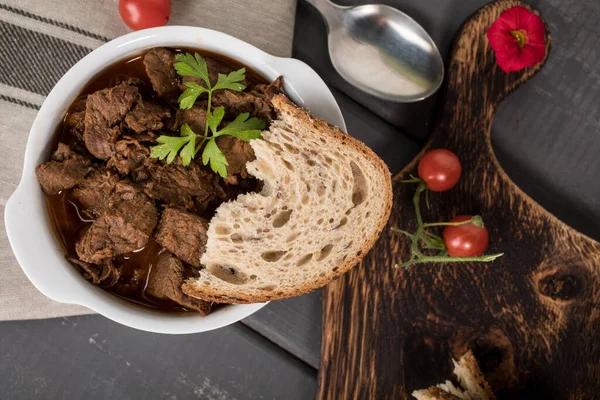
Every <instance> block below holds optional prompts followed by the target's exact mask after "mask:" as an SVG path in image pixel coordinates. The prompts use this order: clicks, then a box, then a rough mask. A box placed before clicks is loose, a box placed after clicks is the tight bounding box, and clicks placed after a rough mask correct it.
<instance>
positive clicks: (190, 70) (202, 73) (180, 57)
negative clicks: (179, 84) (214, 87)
mask: <svg viewBox="0 0 600 400" xmlns="http://www.w3.org/2000/svg"><path fill="white" fill-rule="evenodd" d="M175 61H177V62H176V63H175V64H174V66H175V70H177V73H178V74H179V75H181V76H192V77H194V78H198V79H202V80H203V81H204V82H205V83H206V87H207V88H208V89H210V79H209V78H208V67H207V66H206V61H204V59H203V58H202V57H201V56H200V54H198V53H194V55H191V54H190V53H185V54H183V53H179V54H177V55H176V56H175Z"/></svg>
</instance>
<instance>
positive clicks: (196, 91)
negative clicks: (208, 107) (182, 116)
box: [177, 82, 209, 109]
mask: <svg viewBox="0 0 600 400" xmlns="http://www.w3.org/2000/svg"><path fill="white" fill-rule="evenodd" d="M185 87H186V88H187V89H185V91H184V92H183V93H181V95H180V96H179V99H177V101H178V102H179V108H181V109H189V108H192V107H193V106H194V103H195V102H196V99H197V98H198V97H199V96H200V95H201V94H202V93H207V92H208V91H209V90H208V89H207V88H205V87H204V86H200V85H198V84H197V83H196V82H186V83H185Z"/></svg>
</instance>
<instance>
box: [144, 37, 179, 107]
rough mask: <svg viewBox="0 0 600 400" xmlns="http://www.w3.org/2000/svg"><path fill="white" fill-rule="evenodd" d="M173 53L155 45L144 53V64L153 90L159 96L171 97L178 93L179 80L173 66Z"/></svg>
mask: <svg viewBox="0 0 600 400" xmlns="http://www.w3.org/2000/svg"><path fill="white" fill-rule="evenodd" d="M174 63H175V54H174V53H173V52H172V51H169V50H167V49H164V48H161V47H155V48H153V49H151V50H150V51H148V52H147V53H146V54H145V55H144V66H145V67H146V73H147V74H148V77H149V78H150V83H152V87H153V88H154V91H155V92H156V93H157V94H158V95H159V96H160V97H173V96H177V95H178V94H179V83H180V82H181V80H180V78H179V75H177V71H175V68H174V67H173V64H174Z"/></svg>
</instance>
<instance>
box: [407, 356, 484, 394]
mask: <svg viewBox="0 0 600 400" xmlns="http://www.w3.org/2000/svg"><path fill="white" fill-rule="evenodd" d="M452 362H453V363H454V375H456V377H457V378H458V382H459V383H460V386H461V387H456V386H455V385H454V384H453V383H452V382H450V381H446V382H445V383H440V384H439V385H437V386H432V387H430V388H427V389H423V390H415V391H414V392H413V393H412V395H413V396H414V397H416V398H417V400H452V399H461V400H495V399H496V396H494V393H493V392H492V389H491V388H490V385H489V384H488V383H487V381H486V380H485V377H484V376H483V373H482V372H481V370H480V369H479V365H477V360H476V359H475V357H474V356H473V353H472V352H471V351H470V350H469V351H468V352H466V353H465V355H463V356H462V357H461V358H460V360H459V361H458V362H457V361H456V360H452Z"/></svg>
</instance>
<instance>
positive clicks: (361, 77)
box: [307, 0, 444, 103]
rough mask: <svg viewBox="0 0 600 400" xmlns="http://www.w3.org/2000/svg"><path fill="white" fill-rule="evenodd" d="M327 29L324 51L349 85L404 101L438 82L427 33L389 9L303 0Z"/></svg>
mask: <svg viewBox="0 0 600 400" xmlns="http://www.w3.org/2000/svg"><path fill="white" fill-rule="evenodd" d="M307 1H308V2H309V3H311V4H313V5H314V6H315V7H316V8H317V9H318V10H319V11H320V12H321V14H322V15H323V16H324V18H325V20H326V21H327V25H328V28H329V38H328V43H329V56H330V57H331V61H332V63H333V66H334V67H335V68H336V70H337V71H338V72H339V74H340V75H341V76H342V77H343V78H344V79H345V80H347V81H348V82H349V83H351V84H352V85H354V86H356V87H358V88H359V89H361V90H363V91H365V92H367V93H369V94H371V95H373V96H376V97H379V98H382V99H385V100H391V101H395V102H400V103H410V102H414V101H419V100H423V99H425V98H427V97H429V96H431V95H432V94H433V93H435V91H436V90H437V89H438V88H439V87H440V85H441V84H442V80H443V78H444V63H443V61H442V57H441V55H440V53H439V51H438V49H437V47H436V45H435V43H434V42H433V40H432V39H431V37H430V36H429V35H428V34H427V32H426V31H425V30H424V29H423V28H422V27H421V26H420V25H419V24H418V23H417V22H416V21H415V20H413V19H412V18H410V17H409V16H408V15H406V14H404V13H403V12H401V11H398V10H397V9H395V8H392V7H389V6H386V5H381V4H370V5H364V6H356V7H343V6H338V5H335V4H333V3H331V2H330V1H329V0H307Z"/></svg>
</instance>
